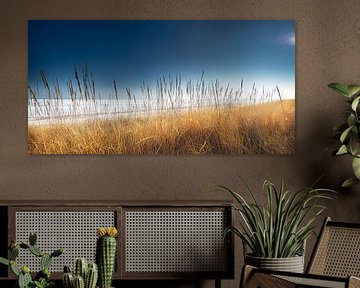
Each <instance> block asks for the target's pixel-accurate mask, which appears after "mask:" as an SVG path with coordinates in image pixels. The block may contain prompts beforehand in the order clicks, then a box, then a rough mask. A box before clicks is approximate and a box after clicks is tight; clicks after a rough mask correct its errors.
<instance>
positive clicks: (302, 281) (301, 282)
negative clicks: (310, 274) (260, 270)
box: [277, 276, 346, 288]
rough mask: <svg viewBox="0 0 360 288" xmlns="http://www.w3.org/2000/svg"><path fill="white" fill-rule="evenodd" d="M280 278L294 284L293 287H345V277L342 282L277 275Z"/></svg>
mask: <svg viewBox="0 0 360 288" xmlns="http://www.w3.org/2000/svg"><path fill="white" fill-rule="evenodd" d="M277 277H279V278H281V279H284V280H287V281H289V282H291V283H294V284H296V286H294V287H309V286H310V287H322V288H324V287H325V288H345V286H346V285H345V280H346V279H345V278H344V281H343V282H339V281H331V280H324V279H316V278H302V277H295V276H277Z"/></svg>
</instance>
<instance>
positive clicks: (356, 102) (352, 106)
mask: <svg viewBox="0 0 360 288" xmlns="http://www.w3.org/2000/svg"><path fill="white" fill-rule="evenodd" d="M359 101H360V96H358V97H356V98H355V99H354V101H352V103H351V109H352V110H354V111H356V108H357V107H358V105H359Z"/></svg>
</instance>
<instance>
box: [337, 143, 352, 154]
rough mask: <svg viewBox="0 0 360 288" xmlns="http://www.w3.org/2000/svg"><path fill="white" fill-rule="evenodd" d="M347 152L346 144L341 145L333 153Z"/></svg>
mask: <svg viewBox="0 0 360 288" xmlns="http://www.w3.org/2000/svg"><path fill="white" fill-rule="evenodd" d="M347 153H349V152H348V149H347V147H346V145H341V147H340V148H339V150H338V151H337V152H336V154H335V155H344V154H347Z"/></svg>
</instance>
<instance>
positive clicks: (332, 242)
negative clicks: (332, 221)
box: [309, 226, 360, 277]
mask: <svg viewBox="0 0 360 288" xmlns="http://www.w3.org/2000/svg"><path fill="white" fill-rule="evenodd" d="M309 272H310V273H312V274H320V275H331V276H344V277H347V276H356V277H360V229H359V228H350V227H333V226H326V227H325V229H324V231H323V234H322V238H321V242H320V243H319V246H318V250H317V251H316V255H315V258H314V261H313V264H312V266H311V268H310V271H309Z"/></svg>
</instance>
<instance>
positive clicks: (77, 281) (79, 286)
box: [73, 276, 85, 288]
mask: <svg viewBox="0 0 360 288" xmlns="http://www.w3.org/2000/svg"><path fill="white" fill-rule="evenodd" d="M73 287H74V288H85V282H84V278H83V277H81V276H75V277H74V286H73Z"/></svg>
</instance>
